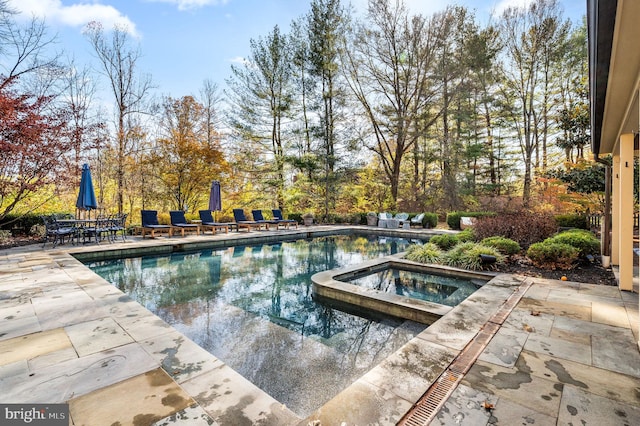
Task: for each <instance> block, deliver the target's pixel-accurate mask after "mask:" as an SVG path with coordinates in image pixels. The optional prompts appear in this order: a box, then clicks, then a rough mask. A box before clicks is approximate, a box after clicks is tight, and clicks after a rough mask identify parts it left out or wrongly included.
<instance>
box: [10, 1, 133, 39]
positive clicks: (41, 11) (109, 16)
mask: <svg viewBox="0 0 640 426" xmlns="http://www.w3.org/2000/svg"><path fill="white" fill-rule="evenodd" d="M9 5H10V7H11V8H12V9H13V10H16V11H18V12H19V13H20V15H21V16H23V17H27V18H31V17H32V16H35V17H38V18H42V19H45V20H46V22H47V23H48V24H58V25H66V26H70V27H78V28H82V27H84V26H85V25H86V24H87V23H89V22H91V21H98V22H101V23H102V26H103V27H104V28H105V29H111V28H113V27H114V26H115V25H118V26H120V27H123V28H126V29H127V31H128V32H129V33H130V34H132V35H137V31H136V25H135V24H134V23H133V22H132V21H131V20H130V19H129V18H128V17H127V16H126V15H123V14H122V13H121V12H120V11H119V10H118V9H116V8H115V7H113V6H109V5H104V4H100V3H87V2H84V3H82V2H79V3H76V4H72V5H70V6H64V5H63V4H62V1H61V0H9Z"/></svg>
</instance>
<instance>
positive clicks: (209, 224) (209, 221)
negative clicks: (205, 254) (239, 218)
mask: <svg viewBox="0 0 640 426" xmlns="http://www.w3.org/2000/svg"><path fill="white" fill-rule="evenodd" d="M198 214H199V215H200V220H201V221H202V223H201V224H200V227H201V228H202V232H204V231H205V230H207V229H211V232H213V233H214V234H215V233H216V231H217V230H223V231H224V232H225V233H228V232H229V228H230V227H231V226H233V223H221V222H216V221H214V220H213V216H212V215H211V210H199V211H198Z"/></svg>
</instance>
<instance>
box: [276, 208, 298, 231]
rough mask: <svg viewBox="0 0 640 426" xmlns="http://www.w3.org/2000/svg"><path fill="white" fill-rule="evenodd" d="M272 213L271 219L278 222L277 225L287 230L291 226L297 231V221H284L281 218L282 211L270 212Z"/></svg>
mask: <svg viewBox="0 0 640 426" xmlns="http://www.w3.org/2000/svg"><path fill="white" fill-rule="evenodd" d="M271 212H272V213H273V219H274V220H277V221H278V224H283V225H285V228H287V229H288V228H289V226H291V225H295V227H296V229H298V221H297V220H293V219H285V218H283V217H282V211H280V209H273V210H271Z"/></svg>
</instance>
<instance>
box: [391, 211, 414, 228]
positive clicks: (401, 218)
mask: <svg viewBox="0 0 640 426" xmlns="http://www.w3.org/2000/svg"><path fill="white" fill-rule="evenodd" d="M393 218H394V219H395V220H397V221H398V226H399V227H400V228H404V227H405V226H406V227H407V228H408V227H409V226H410V225H409V222H408V219H409V213H397V214H396V215H395V216H394V217H393ZM405 223H406V225H405Z"/></svg>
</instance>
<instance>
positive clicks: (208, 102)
mask: <svg viewBox="0 0 640 426" xmlns="http://www.w3.org/2000/svg"><path fill="white" fill-rule="evenodd" d="M199 102H200V104H201V105H202V106H203V107H204V120H203V122H204V126H205V131H206V135H207V144H208V145H209V147H213V146H219V145H220V129H222V116H221V114H220V105H221V103H222V96H221V94H220V90H219V87H218V83H215V82H213V81H211V80H209V79H206V80H205V81H204V82H203V83H202V88H201V89H200V98H199Z"/></svg>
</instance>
